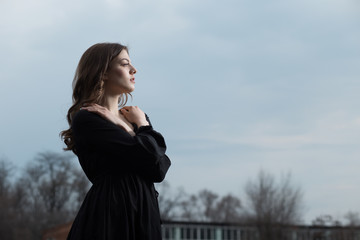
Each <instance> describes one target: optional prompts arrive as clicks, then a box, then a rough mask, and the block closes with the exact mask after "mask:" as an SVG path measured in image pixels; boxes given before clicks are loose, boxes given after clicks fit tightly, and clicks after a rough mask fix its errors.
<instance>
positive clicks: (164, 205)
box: [0, 152, 360, 240]
mask: <svg viewBox="0 0 360 240" xmlns="http://www.w3.org/2000/svg"><path fill="white" fill-rule="evenodd" d="M18 171H19V170H17V169H16V166H14V165H13V164H12V163H11V162H10V161H9V160H7V159H4V158H3V159H0V238H1V239H6V240H18V239H19V240H20V239H29V240H32V239H34V240H35V239H36V240H37V239H41V236H42V234H43V232H44V230H46V229H49V228H51V227H53V226H57V225H59V224H63V223H67V222H70V221H72V220H73V218H74V216H75V215H76V213H77V211H78V209H79V208H80V205H81V203H82V201H83V199H84V197H85V195H86V193H87V191H88V189H89V187H90V182H89V181H88V180H87V178H86V176H85V175H84V173H83V172H82V170H81V169H80V168H79V164H78V162H77V160H76V158H74V156H73V155H69V154H65V153H54V152H43V153H39V154H37V155H36V156H35V158H34V160H32V161H30V162H29V163H28V164H27V165H26V167H25V168H23V169H22V170H20V172H18ZM15 173H16V174H15ZM14 175H17V176H19V177H16V178H15V177H13V176H14ZM157 189H158V191H159V193H160V195H159V206H160V212H161V216H162V219H163V220H173V221H202V222H204V221H206V222H227V223H241V224H251V225H253V226H256V227H257V228H258V232H259V234H260V236H259V237H260V239H266V240H272V239H282V236H281V234H282V232H281V231H279V226H288V225H297V224H302V218H303V213H304V203H303V193H302V190H301V188H300V187H299V186H295V185H294V184H293V183H292V180H291V175H290V174H287V175H285V176H282V177H280V178H279V180H278V181H277V180H276V179H275V177H274V176H273V175H271V174H270V173H267V172H265V171H260V172H259V173H258V175H257V176H256V177H255V178H254V179H252V180H249V181H248V182H247V184H246V185H245V189H244V193H245V195H244V201H242V200H241V199H240V198H239V197H237V196H235V195H233V194H227V195H225V196H220V195H218V194H217V193H214V192H212V191H211V190H207V189H204V190H201V191H199V192H198V193H196V194H188V193H187V192H186V191H185V190H184V189H181V188H179V189H172V188H171V187H170V185H169V183H167V182H163V183H161V184H157ZM345 221H346V222H345V224H344V225H350V226H359V225H360V218H359V214H358V213H356V212H349V213H347V214H346V215H345ZM313 224H314V225H318V226H324V225H327V226H329V225H342V223H341V222H340V221H339V220H336V219H334V218H332V217H331V216H327V215H326V216H319V217H317V218H316V219H314V221H313ZM276 229H278V230H276Z"/></svg>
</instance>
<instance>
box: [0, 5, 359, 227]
mask: <svg viewBox="0 0 360 240" xmlns="http://www.w3.org/2000/svg"><path fill="white" fill-rule="evenodd" d="M359 29H360V3H359V1H357V0H258V1H254V0H225V1H214V0H196V1H194V0H153V1H146V0H131V1H130V0H129V1H125V0H104V1H95V0H93V1H88V0H86V1H85V0H81V1H55V0H32V1H26V0H1V1H0V36H1V38H0V52H1V54H0V76H1V78H0V81H1V87H0V99H1V101H0V109H1V125H0V136H1V138H0V156H2V157H5V158H7V159H9V160H11V161H13V162H14V163H15V164H16V165H17V166H19V167H20V168H21V167H22V166H24V165H25V163H26V162H28V161H30V160H32V159H33V158H34V157H35V155H36V154H37V153H39V152H42V151H48V150H50V151H55V152H61V151H62V150H61V149H62V147H63V144H62V142H61V140H60V138H59V136H58V134H59V132H60V131H61V130H63V129H65V128H66V127H67V122H66V119H65V115H66V112H67V110H68V108H69V107H70V104H71V92H72V89H71V82H72V78H73V74H74V71H75V68H76V65H77V63H78V61H79V58H80V57H81V55H82V53H83V52H84V51H85V50H86V49H87V48H88V47H90V46H91V45H92V44H94V43H98V42H120V43H123V44H126V45H128V46H129V48H130V57H131V59H132V62H133V64H134V65H135V67H136V68H137V70H138V73H137V77H136V90H135V92H134V94H133V96H134V99H133V101H131V102H129V105H138V106H140V107H141V108H142V109H143V110H144V111H145V112H147V113H148V115H149V116H150V118H151V120H152V122H153V125H154V127H155V129H156V130H158V131H159V132H161V133H162V134H163V135H164V136H165V138H166V140H167V145H168V155H169V156H170V158H171V159H172V162H173V165H172V167H171V169H170V171H169V173H168V176H167V180H168V182H169V183H170V185H171V186H173V187H180V186H183V187H184V188H185V190H186V191H187V192H194V193H195V192H196V191H198V190H200V189H203V188H208V189H210V190H213V191H215V192H217V193H219V194H226V193H230V192H231V193H233V194H235V195H238V196H240V197H242V196H243V195H244V193H243V189H244V185H245V184H246V182H247V181H248V180H249V179H252V178H254V177H256V175H257V173H258V171H259V170H260V169H264V170H266V171H269V172H270V173H272V174H274V175H275V176H276V177H278V176H280V175H281V174H283V173H286V172H291V173H292V177H293V180H294V183H295V184H297V185H299V186H301V188H302V189H303V191H304V201H305V204H306V207H307V208H306V209H307V211H306V213H305V221H307V222H310V220H311V219H313V218H314V217H315V216H318V215H321V214H331V215H334V216H336V217H339V218H341V217H342V215H343V214H345V213H346V212H347V211H349V210H352V211H359V212H360V205H359V200H360V185H359V182H360V161H359V160H360V159H359V158H360V135H359V130H360V105H359V103H360V95H359V92H360V81H359V80H360V79H359V77H360V67H359V65H360V31H359Z"/></svg>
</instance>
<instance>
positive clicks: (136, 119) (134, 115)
mask: <svg viewBox="0 0 360 240" xmlns="http://www.w3.org/2000/svg"><path fill="white" fill-rule="evenodd" d="M120 112H121V114H122V115H123V116H124V117H125V118H126V120H128V121H129V122H131V123H135V124H136V125H137V126H138V127H141V126H148V125H149V123H148V121H147V120H146V117H145V113H144V112H143V111H142V110H141V109H140V108H139V107H138V106H125V107H123V108H121V109H120Z"/></svg>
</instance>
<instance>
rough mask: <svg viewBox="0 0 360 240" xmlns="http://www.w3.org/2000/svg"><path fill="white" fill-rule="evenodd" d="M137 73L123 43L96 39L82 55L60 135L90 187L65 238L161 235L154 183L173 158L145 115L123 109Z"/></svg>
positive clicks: (143, 239) (103, 239)
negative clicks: (102, 41)
mask: <svg viewBox="0 0 360 240" xmlns="http://www.w3.org/2000/svg"><path fill="white" fill-rule="evenodd" d="M135 73H136V69H135V67H134V66H133V65H132V63H131V60H130V57H129V55H128V50H127V48H126V47H125V46H122V45H120V44H117V43H100V44H95V45H93V46H92V47H90V48H89V49H88V50H86V51H85V53H84V54H83V56H82V57H81V59H80V62H79V65H78V67H77V70H76V74H75V77H74V82H73V105H72V107H71V108H70V109H69V111H68V115H67V119H68V122H69V125H70V128H69V129H68V130H66V131H63V132H62V133H61V136H62V138H63V139H64V142H65V144H66V146H67V148H65V149H66V150H72V151H73V152H74V153H75V154H76V155H77V156H78V158H79V162H80V165H81V167H82V169H83V170H84V172H85V174H86V176H87V177H88V178H89V180H90V181H91V182H92V183H93V185H92V187H91V188H90V190H89V192H88V194H87V195H86V198H85V200H84V202H83V204H82V206H81V208H80V210H79V212H78V214H77V216H76V218H75V221H74V223H73V225H72V228H71V230H70V233H69V235H68V238H67V239H68V240H74V239H76V240H79V239H84V240H90V239H94V240H95V239H96V240H115V239H116V240H120V239H121V240H130V239H141V240H146V239H149V240H150V239H154V240H159V239H161V229H160V214H159V207H158V202H157V192H156V190H155V188H154V182H161V181H162V180H163V179H164V177H165V174H166V172H167V170H168V168H169V167H170V160H169V158H168V157H167V156H166V155H165V150H166V145H165V142H164V138H163V137H162V136H161V134H160V133H158V132H156V131H154V130H153V128H152V125H151V123H150V121H149V118H148V117H147V116H146V115H145V114H144V112H143V111H142V110H141V109H140V108H138V107H134V106H124V105H125V104H126V101H127V99H128V95H129V94H130V93H131V92H132V91H134V89H135V77H134V75H135ZM119 106H120V107H122V108H121V109H120V110H119Z"/></svg>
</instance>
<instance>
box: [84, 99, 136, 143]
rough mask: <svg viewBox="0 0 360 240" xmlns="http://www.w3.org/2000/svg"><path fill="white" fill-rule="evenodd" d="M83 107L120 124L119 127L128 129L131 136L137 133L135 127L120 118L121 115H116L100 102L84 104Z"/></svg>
mask: <svg viewBox="0 0 360 240" xmlns="http://www.w3.org/2000/svg"><path fill="white" fill-rule="evenodd" d="M81 109H84V110H87V111H89V112H93V113H96V114H98V115H100V116H101V117H103V118H105V119H107V120H108V121H110V122H112V123H114V124H115V125H118V126H119V127H122V128H123V129H124V130H125V131H127V132H128V133H129V134H130V135H131V136H134V135H135V133H134V131H133V129H132V128H131V127H130V126H129V125H128V124H126V123H125V122H124V120H122V119H120V117H119V116H116V115H114V114H113V113H112V112H111V111H110V110H109V109H107V108H106V107H103V106H101V105H99V104H96V103H92V104H88V105H85V106H83V107H82V108H81Z"/></svg>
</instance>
